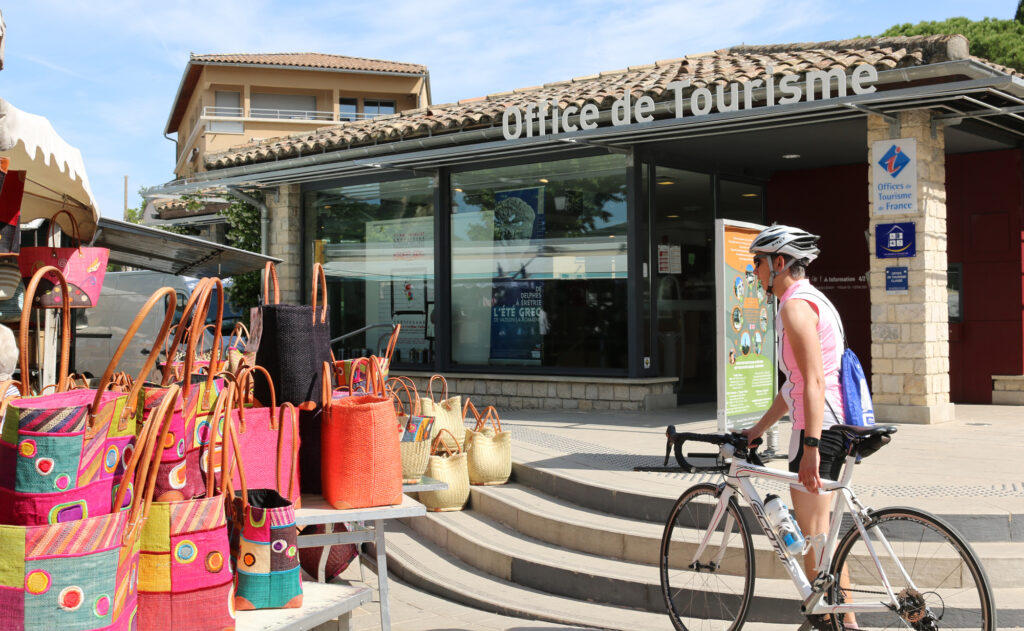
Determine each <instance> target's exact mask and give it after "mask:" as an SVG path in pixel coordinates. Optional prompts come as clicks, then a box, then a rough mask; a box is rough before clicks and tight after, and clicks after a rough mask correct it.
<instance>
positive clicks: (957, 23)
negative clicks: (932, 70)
mask: <svg viewBox="0 0 1024 631" xmlns="http://www.w3.org/2000/svg"><path fill="white" fill-rule="evenodd" d="M953 33H959V34H960V35H963V36H964V37H966V38H967V39H969V40H970V42H971V54H972V55H975V56H977V57H981V58H983V59H987V60H989V61H992V62H995V63H997V64H1001V65H1004V66H1009V67H1010V68H1014V69H1015V70H1018V71H1021V72H1024V0H1021V2H1020V4H1018V5H1017V15H1016V19H1014V20H1000V19H996V18H984V19H983V20H979V21H976V20H968V19H967V18H963V17H959V18H949V19H948V20H944V21H942V22H919V23H917V24H909V23H908V24H897V25H896V26H892V27H890V28H889V29H888V30H886V31H885V32H884V33H882V34H881V37H896V36H900V35H939V34H953Z"/></svg>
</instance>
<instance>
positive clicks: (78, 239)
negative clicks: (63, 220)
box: [46, 208, 82, 251]
mask: <svg viewBox="0 0 1024 631" xmlns="http://www.w3.org/2000/svg"><path fill="white" fill-rule="evenodd" d="M61 215H67V216H68V221H69V222H71V234H72V237H71V238H72V239H73V240H74V241H75V248H77V249H78V250H79V251H81V249H82V236H81V234H80V233H79V231H78V220H77V219H75V216H74V215H72V214H71V211H69V210H68V209H66V208H61V209H60V210H58V211H57V212H55V213H53V217H50V225H49V230H48V231H47V235H46V243H47V244H49V243H50V241H52V240H53V229H54V227H55V226H56V225H57V217H60V216H61ZM59 245H60V244H58V245H51V246H50V249H52V250H56V249H57V248H58V247H59Z"/></svg>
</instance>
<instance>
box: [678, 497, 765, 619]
mask: <svg viewBox="0 0 1024 631" xmlns="http://www.w3.org/2000/svg"><path fill="white" fill-rule="evenodd" d="M718 500H719V487H718V486H715V485H714V484H698V485H696V486H693V487H691V488H689V489H687V490H686V491H685V492H684V493H683V494H682V495H681V496H680V497H679V499H678V500H677V501H676V504H675V506H673V507H672V512H671V513H670V514H669V518H668V522H667V523H666V524H665V532H664V534H663V535H662V538H661V555H660V561H659V565H660V569H661V592H662V594H663V596H664V597H665V605H666V606H667V607H668V613H669V617H671V618H672V624H673V625H674V626H675V628H676V629H677V630H678V631H689V630H696V629H708V630H714V631H724V630H730V631H736V630H738V629H740V628H741V627H742V626H743V620H744V618H746V615H747V609H748V607H749V606H750V600H751V597H752V596H753V593H754V546H753V542H752V540H751V536H750V530H748V529H747V525H746V522H745V521H744V520H743V517H742V516H741V514H740V510H739V505H738V504H737V503H736V500H735V498H729V502H728V503H727V504H726V505H725V507H724V512H723V513H722V514H718V513H719V510H718V509H719V506H718ZM713 520H716V523H715V524H714V527H713V528H712V521H713ZM709 531H710V536H708V537H707V539H708V541H707V545H706V546H705V549H704V551H703V552H702V553H701V555H700V556H699V557H698V558H695V554H696V552H697V549H698V547H699V545H700V542H701V541H702V540H703V539H704V538H705V536H706V535H707V534H708V532H709Z"/></svg>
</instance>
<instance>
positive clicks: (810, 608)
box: [691, 444, 916, 615]
mask: <svg viewBox="0 0 1024 631" xmlns="http://www.w3.org/2000/svg"><path fill="white" fill-rule="evenodd" d="M734 452H735V448H734V447H733V446H732V445H729V444H725V445H722V446H721V453H722V456H723V457H724V458H727V459H732V464H731V465H730V467H729V472H728V473H727V474H725V475H726V483H725V486H724V488H723V490H722V494H721V496H720V497H719V499H718V506H717V508H716V509H715V513H714V515H712V518H711V523H710V524H709V526H708V530H707V532H705V533H704V536H703V538H702V539H701V542H700V544H699V545H698V546H697V550H696V552H695V553H694V555H693V559H692V561H691V566H692V565H693V564H694V563H696V562H697V561H698V559H700V558H701V555H702V554H703V553H704V551H705V549H706V548H707V547H708V546H709V545H712V544H711V536H712V534H713V533H714V532H715V528H716V527H717V526H718V522H719V521H720V520H721V518H722V515H723V514H726V506H728V502H729V499H730V498H731V497H733V495H735V494H737V493H738V494H739V495H740V496H742V497H743V498H744V499H746V500H747V503H748V504H749V505H750V507H751V509H752V510H753V512H754V516H755V517H757V521H758V523H759V524H760V526H761V530H763V531H764V534H765V535H766V536H767V537H768V540H769V541H771V544H772V548H773V549H774V550H775V554H776V555H778V557H779V560H780V561H782V564H783V566H784V567H785V568H786V571H787V572H789V575H790V577H791V578H792V579H793V583H794V585H796V588H797V590H798V591H799V592H800V597H801V598H802V599H803V606H802V607H801V612H802V613H803V614H805V615H823V614H843V613H858V612H876V611H877V612H887V611H894V610H896V609H898V608H899V602H898V599H897V596H896V594H895V592H893V588H892V585H891V584H890V582H889V579H888V576H887V575H886V573H885V570H884V569H883V568H882V562H881V560H880V559H879V557H878V554H877V552H876V551H875V545H874V543H873V542H872V540H871V538H870V537H868V533H867V529H866V528H865V527H864V523H865V519H867V518H868V514H867V509H866V508H865V507H864V506H863V505H861V504H860V502H859V501H858V500H857V497H856V496H855V495H854V494H853V491H852V490H850V480H851V479H852V478H853V466H852V465H853V464H854V462H855V461H856V458H855V457H853V456H847V458H846V466H845V467H844V468H843V475H842V479H840V480H839V481H833V480H826V479H822V488H823V490H824V491H825V492H832V493H835V494H836V495H835V500H834V501H833V503H832V516H831V518H830V520H829V530H828V534H827V536H826V537H825V539H824V542H822V541H821V540H820V538H819V539H818V540H817V541H812V542H811V543H812V546H813V548H814V550H815V552H816V553H817V562H816V565H815V572H816V573H817V577H825V573H826V572H827V571H828V566H829V565H830V564H831V562H832V552H833V550H834V549H835V546H836V543H837V541H838V539H839V534H840V533H839V529H840V527H841V526H842V521H843V519H842V516H843V512H845V511H849V513H850V515H851V517H852V518H853V523H854V525H855V526H856V527H857V529H858V530H859V531H860V535H861V537H862V539H863V541H864V542H865V545H866V546H867V549H868V552H869V553H870V555H871V559H872V561H873V562H874V564H875V567H876V568H877V569H878V572H879V576H880V577H881V580H882V584H883V586H884V588H885V592H886V594H887V596H888V602H884V601H878V602H861V603H843V604H828V603H823V602H822V599H823V597H824V596H825V593H826V591H827V589H828V588H829V587H830V585H831V584H830V583H829V582H828V581H825V580H820V579H819V578H816V579H815V583H814V585H812V584H811V582H810V581H809V580H808V578H807V575H806V573H805V572H804V569H803V563H802V559H796V558H794V556H793V555H791V554H790V553H789V551H788V550H787V549H786V547H785V545H784V544H783V542H782V541H781V540H780V539H779V537H778V535H776V534H775V530H774V528H772V526H771V524H770V523H769V521H768V518H767V515H766V514H765V510H764V502H763V500H762V499H761V495H760V494H759V493H758V492H757V489H755V488H754V485H753V483H752V482H751V479H752V478H766V479H771V480H778V481H782V482H788V483H790V484H796V485H800V482H799V476H798V475H797V474H795V473H790V472H788V471H779V470H777V469H769V468H768V467H762V466H758V465H755V464H751V463H750V462H747V461H746V460H742V459H740V458H736V457H735V454H734ZM801 486H802V485H801ZM726 519H727V521H726V524H725V525H726V528H725V530H724V533H726V534H723V540H722V542H721V549H720V550H719V551H718V553H717V555H716V557H715V561H716V562H721V560H722V558H723V557H724V555H725V552H726V548H727V547H728V545H729V541H728V536H727V533H729V532H730V531H731V530H732V523H730V521H729V520H731V519H732V516H728V517H727V518H726ZM875 536H876V539H877V542H878V543H880V544H881V546H882V547H883V548H884V549H885V551H886V552H887V553H888V555H889V557H890V558H891V559H892V560H893V562H894V563H895V564H896V566H897V567H898V568H899V569H900V572H902V573H903V576H904V578H905V579H906V581H907V583H908V585H910V586H911V587H913V588H915V589H916V586H915V585H914V584H913V581H911V579H910V576H909V575H908V574H907V572H906V570H905V569H904V568H903V564H902V563H901V562H900V560H899V559H898V558H897V557H896V554H895V552H894V551H893V549H892V546H891V545H890V544H889V542H888V540H886V538H885V536H884V535H882V533H881V532H880V531H879V532H876V533H875ZM832 578H833V579H834V580H837V581H838V580H839V577H832Z"/></svg>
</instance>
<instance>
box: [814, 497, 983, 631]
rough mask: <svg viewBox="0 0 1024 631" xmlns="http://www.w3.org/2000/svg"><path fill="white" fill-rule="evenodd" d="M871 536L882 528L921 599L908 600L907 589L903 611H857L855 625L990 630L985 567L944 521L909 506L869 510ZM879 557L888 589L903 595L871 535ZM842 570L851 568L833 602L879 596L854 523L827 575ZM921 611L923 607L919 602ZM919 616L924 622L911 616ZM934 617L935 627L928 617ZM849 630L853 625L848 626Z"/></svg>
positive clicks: (842, 624) (900, 580)
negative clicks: (846, 583) (847, 581)
mask: <svg viewBox="0 0 1024 631" xmlns="http://www.w3.org/2000/svg"><path fill="white" fill-rule="evenodd" d="M865 529H866V530H867V532H868V533H869V535H870V534H872V533H875V532H879V531H880V532H882V533H883V534H884V535H885V537H886V539H887V540H888V541H889V544H890V545H891V546H892V548H893V552H894V553H895V554H896V556H897V558H898V559H899V561H900V563H901V564H902V565H903V567H904V569H905V570H906V571H907V573H908V574H910V578H911V580H912V581H913V582H914V583H915V584H916V586H917V587H918V589H919V594H920V598H919V599H917V602H916V603H915V602H913V599H914V596H915V595H914V594H913V593H909V594H908V596H909V598H910V600H908V601H906V612H905V613H904V614H900V613H899V612H895V611H892V612H885V613H859V614H856V622H857V627H856V628H860V629H864V630H867V629H889V628H900V629H905V628H911V629H934V628H940V629H946V628H956V629H980V630H982V631H992V630H994V629H996V628H997V625H996V608H995V603H994V601H993V598H992V588H991V585H990V583H989V580H988V575H987V574H986V573H985V568H984V567H982V565H981V563H980V562H979V561H978V556H977V554H976V553H975V552H974V550H973V549H972V548H971V546H970V544H969V543H967V541H965V540H964V538H963V537H962V536H961V535H960V534H959V533H958V532H957V531H956V530H954V529H953V528H952V527H951V526H949V525H948V524H946V523H945V522H944V521H942V520H941V519H939V518H938V517H936V516H935V515H932V514H930V513H927V512H925V511H921V510H917V509H914V508H904V507H893V508H885V509H882V510H879V511H874V512H872V514H871V521H870V522H869V523H867V524H865ZM871 542H872V544H874V547H875V551H876V553H877V554H878V556H879V559H882V560H883V567H884V569H885V573H886V575H887V576H888V578H889V581H890V583H891V584H892V587H893V591H894V592H895V593H896V594H897V595H900V594H901V593H904V589H905V588H906V581H905V579H904V577H903V575H902V574H901V573H900V572H899V570H898V568H897V567H896V566H895V564H894V563H893V562H892V560H891V558H890V557H889V555H888V554H887V553H886V551H885V549H884V548H883V547H882V546H881V545H879V542H878V541H877V540H876V538H875V537H871ZM887 565H888V566H887ZM844 568H847V569H848V570H849V572H850V588H851V590H850V591H847V590H845V589H843V588H842V587H840V586H839V585H836V586H834V587H833V588H832V590H831V593H830V596H831V598H832V602H846V601H847V600H848V598H849V597H853V598H854V599H855V600H856V599H858V598H870V599H874V598H884V589H883V588H882V587H881V581H880V579H879V578H878V568H877V567H875V564H874V562H873V561H872V559H871V557H870V555H869V554H868V552H867V547H866V545H865V544H864V542H863V540H862V538H861V534H860V531H859V530H857V528H856V526H854V527H853V528H851V529H850V531H849V532H847V533H846V535H845V536H844V537H843V539H842V540H841V541H840V542H839V545H838V547H837V548H836V554H835V556H834V557H833V559H832V567H831V573H832V575H833V576H839V573H840V572H841V571H842V570H843V569H844ZM856 590H864V591H866V592H873V593H874V592H877V594H875V595H872V596H870V597H869V596H867V595H860V594H859V593H858V592H857V591H856ZM922 600H923V604H924V606H925V607H926V610H922V608H921V607H920V603H921V601H922ZM918 615H924V616H925V618H924V619H923V620H919V621H914V620H912V619H913V618H915V617H916V616H918ZM932 617H933V618H934V625H933V624H930V623H929V618H932ZM846 623H847V621H846V620H839V619H834V620H832V622H831V624H832V628H833V629H835V630H836V631H842V630H845V629H846V628H847V627H846ZM851 628H854V627H851Z"/></svg>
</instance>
